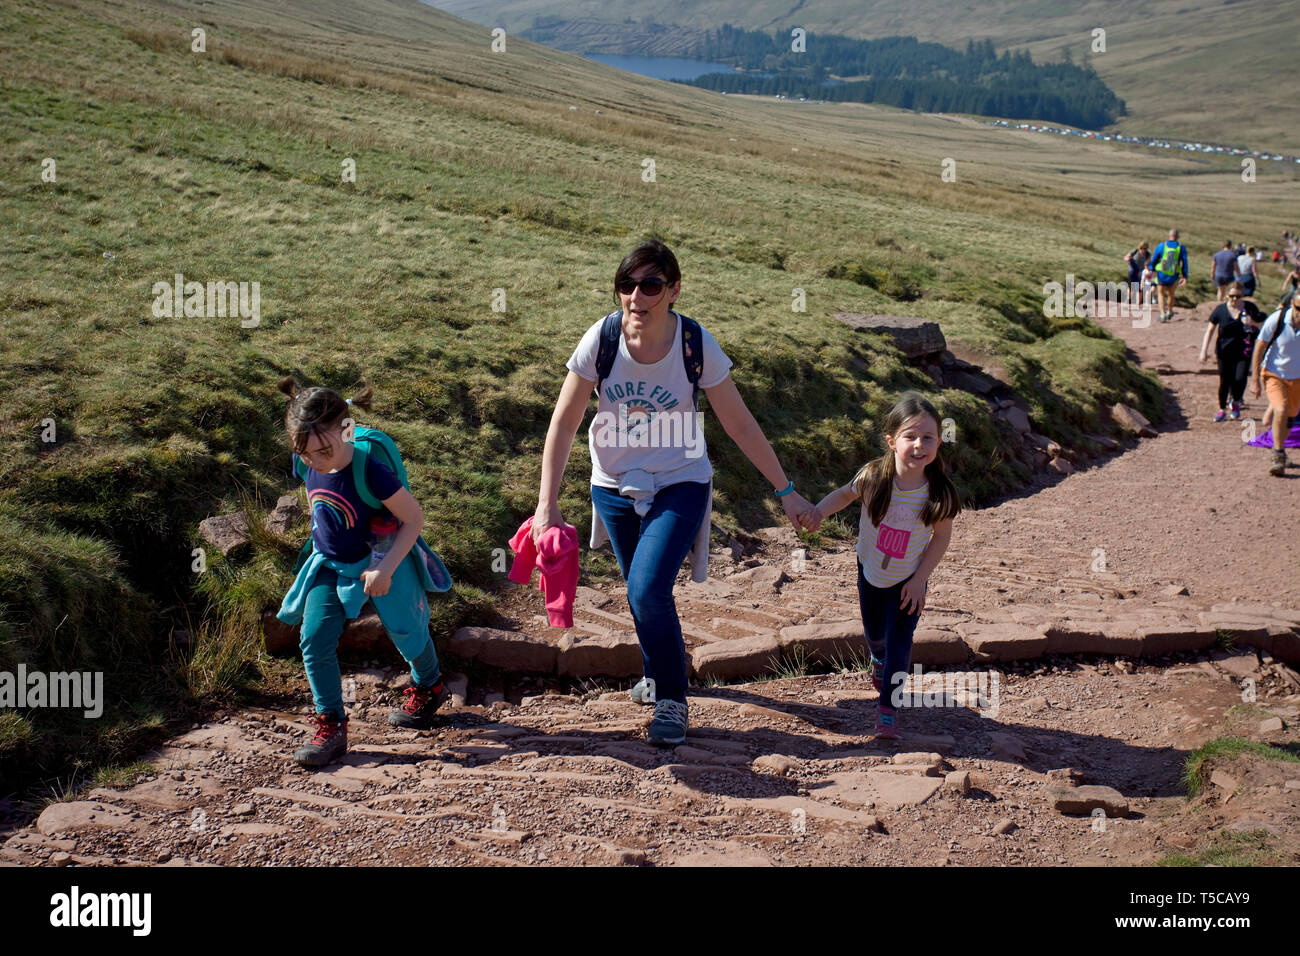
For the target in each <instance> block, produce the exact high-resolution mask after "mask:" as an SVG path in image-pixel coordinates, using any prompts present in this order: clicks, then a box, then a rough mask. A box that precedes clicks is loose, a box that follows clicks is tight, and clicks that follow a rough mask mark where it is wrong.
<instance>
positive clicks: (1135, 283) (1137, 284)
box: [1124, 239, 1151, 305]
mask: <svg viewBox="0 0 1300 956" xmlns="http://www.w3.org/2000/svg"><path fill="white" fill-rule="evenodd" d="M1124 261H1125V262H1127V263H1128V289H1127V290H1126V291H1125V296H1126V297H1127V296H1129V295H1132V294H1133V290H1135V289H1136V290H1137V296H1136V298H1137V299H1138V302H1137V303H1136V304H1137V305H1142V304H1143V303H1142V274H1143V273H1144V272H1145V271H1146V268H1147V263H1148V262H1150V261H1151V247H1150V245H1149V244H1148V243H1147V241H1146V240H1145V239H1144V240H1142V241H1141V242H1139V243H1138V244H1137V248H1136V249H1134V250H1133V251H1132V252H1130V253H1128V254H1127V255H1126V256H1124Z"/></svg>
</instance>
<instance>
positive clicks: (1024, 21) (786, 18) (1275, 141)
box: [434, 0, 1300, 152]
mask: <svg viewBox="0 0 1300 956" xmlns="http://www.w3.org/2000/svg"><path fill="white" fill-rule="evenodd" d="M434 6H437V7H439V8H440V9H443V10H447V11H450V12H452V13H455V14H456V15H457V16H461V17H465V18H467V19H470V20H474V21H477V22H479V23H485V24H491V25H493V26H498V25H499V26H504V27H506V29H507V30H509V31H511V32H518V31H522V30H524V29H526V28H527V27H530V26H531V25H532V24H533V22H534V20H535V19H536V18H537V17H539V16H547V15H549V16H558V17H565V18H589V19H590V18H597V19H602V20H605V21H608V22H609V23H610V24H611V25H612V27H611V33H610V38H611V39H616V38H617V37H618V36H619V34H620V33H626V32H627V31H628V28H629V27H631V28H632V31H631V33H630V34H629V35H630V36H635V33H636V29H635V25H636V23H639V22H640V21H642V20H645V19H648V18H649V17H650V15H651V14H650V13H649V12H647V10H646V8H645V6H644V5H643V4H639V3H632V2H629V0H602V2H601V3H598V4H597V3H591V2H586V0H436V2H435V3H434ZM629 18H630V20H631V21H634V22H633V23H627V22H625V21H628V20H629ZM653 19H654V20H655V21H657V22H659V23H669V24H675V25H679V26H682V27H689V28H695V29H713V28H717V27H719V26H721V25H722V24H723V23H731V24H733V25H735V26H740V27H745V28H747V29H761V30H768V31H775V30H777V29H780V30H781V31H786V30H788V29H789V28H791V27H794V26H801V27H803V28H805V29H807V30H813V31H820V32H827V33H842V34H844V35H846V36H855V37H868V38H876V37H886V36H915V37H916V38H917V39H919V40H926V41H934V42H939V43H945V44H948V45H950V46H954V47H958V48H962V49H964V48H965V45H966V42H967V40H970V39H973V40H975V41H977V42H979V41H982V40H985V39H988V40H992V41H993V44H994V46H995V47H996V48H997V49H998V51H999V52H1001V51H1002V50H1005V49H1010V50H1013V51H1015V50H1021V49H1023V50H1027V51H1028V52H1029V53H1030V55H1031V56H1033V58H1034V60H1035V61H1036V62H1048V61H1056V60H1059V59H1061V58H1062V57H1063V55H1064V54H1065V53H1066V51H1069V53H1070V55H1071V56H1072V58H1073V59H1074V62H1076V63H1083V62H1087V63H1090V64H1091V65H1092V67H1093V68H1094V69H1095V70H1096V71H1097V73H1098V74H1099V75H1100V76H1101V78H1102V79H1103V80H1104V81H1105V82H1106V84H1107V85H1108V86H1110V87H1111V89H1113V90H1114V91H1115V92H1116V94H1118V95H1119V96H1120V97H1121V98H1122V99H1124V100H1125V102H1126V103H1127V105H1128V115H1127V116H1125V117H1123V118H1122V119H1120V120H1119V121H1118V122H1117V123H1116V124H1115V126H1114V128H1115V129H1117V130H1121V131H1124V132H1129V133H1134V134H1145V135H1151V136H1168V137H1172V138H1179V139H1191V140H1197V139H1207V140H1213V141H1216V142H1229V143H1234V144H1242V145H1248V146H1251V147H1253V148H1257V149H1272V150H1279V151H1284V152H1296V148H1297V145H1300V135H1297V132H1296V129H1295V119H1296V117H1297V115H1298V111H1297V109H1296V105H1295V95H1296V85H1295V83H1294V82H1288V81H1287V79H1286V78H1287V77H1288V76H1290V75H1291V70H1292V68H1293V60H1294V52H1293V51H1294V50H1295V47H1296V44H1295V42H1294V40H1293V39H1292V32H1293V31H1294V30H1295V29H1296V26H1297V24H1300V0H1227V2H1224V0H1152V2H1147V3H1140V4H1135V3H1131V2H1127V0H1090V2H1088V3H1085V4H1073V3H1054V2H1034V3H1029V2H1025V0H980V2H973V0H953V2H948V0H912V2H909V3H906V4H900V3H897V2H896V0H803V2H800V0H744V2H740V0H664V2H662V3H659V4H656V5H655V8H654V10H653ZM1096 28H1102V29H1105V31H1106V36H1105V39H1106V51H1105V52H1104V53H1093V52H1092V51H1091V48H1092V45H1093V34H1092V31H1093V30H1094V29H1096ZM689 39H690V34H684V35H681V36H675V35H674V34H672V33H668V34H660V36H659V37H658V41H657V43H656V49H655V52H656V53H657V54H658V55H661V56H671V55H674V54H675V53H676V54H680V51H681V50H682V49H683V47H684V46H686V45H687V43H688V41H689ZM600 48H601V49H603V50H604V51H605V52H617V51H616V50H614V49H611V45H610V44H609V43H608V42H607V43H605V44H604V45H602V46H601V47H600ZM565 49H574V48H573V47H571V46H566V47H565ZM622 52H631V51H630V50H624V51H622Z"/></svg>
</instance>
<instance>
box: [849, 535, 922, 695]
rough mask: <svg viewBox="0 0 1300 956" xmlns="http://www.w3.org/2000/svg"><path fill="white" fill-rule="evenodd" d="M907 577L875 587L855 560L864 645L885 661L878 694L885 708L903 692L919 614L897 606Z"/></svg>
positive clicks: (860, 563) (909, 578) (860, 561)
mask: <svg viewBox="0 0 1300 956" xmlns="http://www.w3.org/2000/svg"><path fill="white" fill-rule="evenodd" d="M910 580H912V578H911V576H908V577H907V578H905V579H904V580H902V581H899V582H898V583H897V584H895V585H893V586H892V587H887V588H878V587H876V586H875V585H873V584H871V583H870V582H869V581H868V580H867V579H866V578H865V577H863V575H862V559H861V558H859V559H858V606H859V607H860V608H861V609H862V627H863V629H864V630H865V631H866V633H867V647H868V648H869V649H870V650H871V653H872V654H873V655H874V656H875V657H876V658H878V659H879V660H882V661H884V662H885V679H884V684H885V688H884V690H882V691H881V693H880V703H881V706H884V707H894V706H895V705H894V703H893V699H892V698H893V694H894V693H895V691H897V693H899V694H902V692H903V690H902V689H903V685H904V682H905V681H906V680H907V671H908V668H909V666H910V665H911V660H912V635H913V634H915V633H916V624H917V622H918V621H919V620H921V615H920V614H909V613H907V612H906V611H904V610H903V609H902V608H901V607H900V606H899V605H900V603H901V602H902V600H903V585H905V584H906V583H907V582H908V581H910Z"/></svg>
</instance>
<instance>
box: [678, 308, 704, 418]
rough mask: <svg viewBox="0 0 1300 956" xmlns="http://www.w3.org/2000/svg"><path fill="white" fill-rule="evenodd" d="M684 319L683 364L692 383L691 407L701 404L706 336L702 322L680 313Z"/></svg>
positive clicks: (679, 315)
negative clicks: (703, 332) (699, 400)
mask: <svg viewBox="0 0 1300 956" xmlns="http://www.w3.org/2000/svg"><path fill="white" fill-rule="evenodd" d="M678 317H679V318H680V319H681V320H682V364H684V365H685V366H686V377H687V379H689V380H690V383H691V407H692V408H696V407H698V405H699V402H698V401H697V399H698V398H699V394H700V376H701V375H703V374H704V336H703V334H702V333H701V331H700V323H698V322H696V321H695V320H694V319H688V318H687V317H686V316H684V315H682V314H681V313H678Z"/></svg>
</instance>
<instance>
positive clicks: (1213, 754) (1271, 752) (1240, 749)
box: [1183, 737, 1300, 797]
mask: <svg viewBox="0 0 1300 956" xmlns="http://www.w3.org/2000/svg"><path fill="white" fill-rule="evenodd" d="M1238 754H1252V755H1254V756H1257V757H1264V758H1266V759H1268V760H1283V761H1287V762H1290V763H1300V756H1297V755H1296V754H1294V753H1292V752H1290V751H1289V750H1285V749H1282V748H1280V747H1274V746H1271V745H1269V744H1264V743H1260V742H1259V741H1256V740H1246V739H1245V738H1243V737H1216V738H1215V739H1214V740H1210V741H1207V742H1206V743H1204V744H1202V745H1201V746H1199V747H1197V748H1196V749H1195V750H1193V751H1192V752H1191V753H1190V754H1188V755H1187V760H1186V761H1184V763H1183V788H1184V789H1185V790H1186V791H1187V795H1188V797H1196V796H1199V795H1200V793H1201V791H1202V790H1203V789H1204V788H1205V780H1206V774H1207V770H1208V768H1207V766H1206V764H1207V762H1209V761H1212V760H1216V759H1219V760H1227V759H1231V758H1232V757H1235V756H1237V755H1238Z"/></svg>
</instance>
